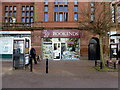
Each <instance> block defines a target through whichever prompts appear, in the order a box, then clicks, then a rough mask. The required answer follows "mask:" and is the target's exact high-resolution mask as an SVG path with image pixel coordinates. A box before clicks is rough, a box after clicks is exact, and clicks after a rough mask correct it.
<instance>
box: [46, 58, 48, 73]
mask: <svg viewBox="0 0 120 90" xmlns="http://www.w3.org/2000/svg"><path fill="white" fill-rule="evenodd" d="M46 73H48V59H46Z"/></svg>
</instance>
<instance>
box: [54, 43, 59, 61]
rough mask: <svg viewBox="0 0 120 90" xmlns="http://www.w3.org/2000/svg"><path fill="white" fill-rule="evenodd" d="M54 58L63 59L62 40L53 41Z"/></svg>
mask: <svg viewBox="0 0 120 90" xmlns="http://www.w3.org/2000/svg"><path fill="white" fill-rule="evenodd" d="M52 46H53V60H60V59H61V42H53V45H52Z"/></svg>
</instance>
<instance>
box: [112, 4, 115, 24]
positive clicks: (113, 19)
mask: <svg viewBox="0 0 120 90" xmlns="http://www.w3.org/2000/svg"><path fill="white" fill-rule="evenodd" d="M112 22H113V23H115V7H114V6H112Z"/></svg>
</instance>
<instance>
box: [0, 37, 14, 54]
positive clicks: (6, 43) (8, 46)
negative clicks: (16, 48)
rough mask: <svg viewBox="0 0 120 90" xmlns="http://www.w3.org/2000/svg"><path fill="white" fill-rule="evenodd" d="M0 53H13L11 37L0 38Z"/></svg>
mask: <svg viewBox="0 0 120 90" xmlns="http://www.w3.org/2000/svg"><path fill="white" fill-rule="evenodd" d="M0 43H1V44H0V49H1V51H0V54H13V38H10V37H9V38H5V37H4V38H0Z"/></svg>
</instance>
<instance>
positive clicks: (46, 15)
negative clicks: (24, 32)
mask: <svg viewBox="0 0 120 90" xmlns="http://www.w3.org/2000/svg"><path fill="white" fill-rule="evenodd" d="M44 21H45V22H47V21H48V13H44Z"/></svg>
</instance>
